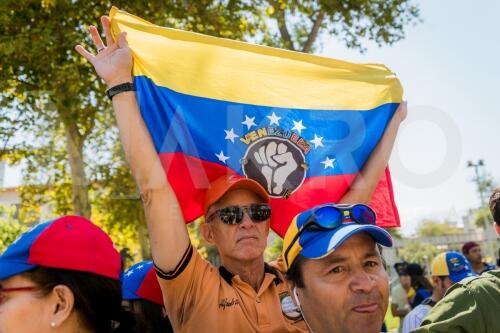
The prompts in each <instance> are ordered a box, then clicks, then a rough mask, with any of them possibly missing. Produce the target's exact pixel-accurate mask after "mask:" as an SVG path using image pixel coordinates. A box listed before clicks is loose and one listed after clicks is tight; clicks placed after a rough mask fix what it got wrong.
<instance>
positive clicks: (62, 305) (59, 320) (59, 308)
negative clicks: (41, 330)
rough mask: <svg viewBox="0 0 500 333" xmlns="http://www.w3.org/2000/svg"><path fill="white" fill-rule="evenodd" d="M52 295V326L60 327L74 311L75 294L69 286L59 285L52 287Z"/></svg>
mask: <svg viewBox="0 0 500 333" xmlns="http://www.w3.org/2000/svg"><path fill="white" fill-rule="evenodd" d="M50 297H51V301H52V303H53V306H52V318H51V326H52V327H58V326H61V325H62V324H63V323H64V322H65V321H66V320H68V318H69V317H70V315H71V313H72V312H73V308H74V306H75V296H74V294H73V292H72V291H71V289H69V288H68V287H67V286H65V285H57V286H55V287H54V289H52V294H51V296H50ZM54 325H55V326H54Z"/></svg>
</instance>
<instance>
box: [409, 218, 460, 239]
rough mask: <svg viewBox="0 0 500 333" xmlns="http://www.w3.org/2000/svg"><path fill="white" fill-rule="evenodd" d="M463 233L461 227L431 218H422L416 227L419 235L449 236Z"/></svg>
mask: <svg viewBox="0 0 500 333" xmlns="http://www.w3.org/2000/svg"><path fill="white" fill-rule="evenodd" d="M461 233H463V230H462V229H459V228H457V227H452V226H450V225H449V224H447V223H446V222H445V223H441V222H438V221H433V220H423V221H421V222H420V224H419V227H418V229H417V234H418V236H419V237H435V236H449V235H458V234H461Z"/></svg>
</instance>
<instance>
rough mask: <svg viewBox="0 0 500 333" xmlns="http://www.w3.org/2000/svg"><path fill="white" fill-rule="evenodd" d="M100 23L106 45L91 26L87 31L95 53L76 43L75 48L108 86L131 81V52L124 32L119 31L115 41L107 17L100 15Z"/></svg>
mask: <svg viewBox="0 0 500 333" xmlns="http://www.w3.org/2000/svg"><path fill="white" fill-rule="evenodd" d="M101 24H102V27H103V30H104V35H105V36H106V43H107V45H106V44H104V42H103V41H102V39H101V36H99V31H98V30H97V28H96V27H95V26H91V27H90V28H89V31H90V35H91V37H92V40H93V41H94V44H95V46H96V48H97V54H96V55H94V54H93V53H91V52H90V51H88V50H86V49H85V48H84V47H83V46H82V45H77V46H76V47H75V50H76V51H77V52H78V53H80V54H81V55H82V56H83V57H85V59H87V60H88V61H89V62H90V63H91V64H92V65H93V66H94V68H95V70H96V72H97V75H99V77H101V79H103V80H104V82H106V84H107V86H108V87H112V86H115V85H117V84H120V83H124V82H132V52H131V51H130V48H129V47H128V44H127V39H126V33H125V32H122V33H120V35H119V36H118V42H117V43H115V42H114V41H113V37H112V36H111V29H110V21H109V17H107V16H103V17H101Z"/></svg>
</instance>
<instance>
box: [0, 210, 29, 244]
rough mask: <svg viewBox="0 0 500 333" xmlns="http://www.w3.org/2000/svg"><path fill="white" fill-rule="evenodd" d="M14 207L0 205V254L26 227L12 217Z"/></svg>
mask: <svg viewBox="0 0 500 333" xmlns="http://www.w3.org/2000/svg"><path fill="white" fill-rule="evenodd" d="M15 212H16V207H14V206H13V207H6V206H3V205H0V253H3V251H4V250H5V249H6V248H7V246H9V245H10V244H11V243H12V242H13V241H14V240H16V238H17V237H19V235H20V234H21V233H23V232H24V231H26V230H27V226H25V225H22V224H20V223H19V222H18V221H17V220H16V219H15V217H14V215H15Z"/></svg>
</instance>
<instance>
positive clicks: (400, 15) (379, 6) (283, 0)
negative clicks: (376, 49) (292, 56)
mask: <svg viewBox="0 0 500 333" xmlns="http://www.w3.org/2000/svg"><path fill="white" fill-rule="evenodd" d="M254 3H259V4H260V6H261V7H262V10H263V11H264V10H265V12H266V13H267V15H269V18H270V19H273V20H274V21H275V22H273V23H275V24H276V25H277V29H267V30H266V31H265V32H264V35H263V43H265V44H268V45H273V46H279V47H282V48H287V49H290V50H298V51H302V52H311V51H314V49H315V48H316V47H317V46H318V45H317V44H318V43H317V37H318V36H320V34H321V33H326V34H329V35H331V36H335V37H336V38H337V39H338V40H340V41H341V42H342V43H344V44H345V45H346V46H347V47H350V48H354V49H358V50H360V51H364V50H365V48H364V47H363V45H362V44H363V42H364V41H367V40H371V41H374V42H375V43H376V44H377V45H379V46H381V45H383V44H388V45H392V44H394V43H395V42H397V41H399V40H401V39H402V38H404V28H405V26H407V25H409V24H414V23H416V22H417V21H418V18H419V15H420V13H419V9H418V7H417V6H416V5H415V4H412V3H411V1H409V0H386V1H371V0H356V1H353V0H351V1H317V0H269V1H254Z"/></svg>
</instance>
